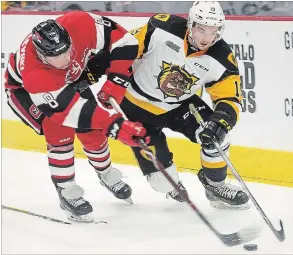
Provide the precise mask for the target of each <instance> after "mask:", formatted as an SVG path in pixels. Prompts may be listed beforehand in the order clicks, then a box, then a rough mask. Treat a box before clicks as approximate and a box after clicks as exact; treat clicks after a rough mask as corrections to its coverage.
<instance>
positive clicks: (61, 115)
mask: <svg viewBox="0 0 293 255" xmlns="http://www.w3.org/2000/svg"><path fill="white" fill-rule="evenodd" d="M44 75H45V74H44ZM47 78H48V79H49V77H48V76H47ZM78 86H79V83H73V84H70V85H65V86H63V87H61V88H60V89H58V90H52V88H53V87H47V88H50V89H51V90H50V89H49V90H48V89H47V91H44V88H41V89H40V90H38V89H37V88H35V86H26V87H27V91H28V92H29V94H30V97H31V99H32V101H33V102H34V103H35V104H36V106H37V107H38V108H39V109H40V110H41V111H42V112H43V113H44V114H45V115H46V116H47V117H50V119H51V120H52V121H54V122H56V123H58V124H60V125H63V126H68V127H72V128H79V129H101V130H102V132H103V133H104V134H105V135H107V136H108V137H110V138H112V139H117V140H119V141H121V142H122V143H124V144H126V145H129V146H138V144H137V141H136V138H137V137H140V138H144V136H145V135H146V130H145V129H144V128H143V126H142V124H140V123H134V122H131V121H125V120H124V119H123V118H122V116H121V114H111V113H110V112H108V111H107V110H104V109H103V108H102V107H100V106H99V105H98V104H97V102H96V101H94V100H89V99H85V98H82V97H81V95H80V93H78V92H77V89H78V88H77V87H78ZM38 87H40V86H38ZM32 88H35V89H32ZM30 89H31V90H30Z"/></svg>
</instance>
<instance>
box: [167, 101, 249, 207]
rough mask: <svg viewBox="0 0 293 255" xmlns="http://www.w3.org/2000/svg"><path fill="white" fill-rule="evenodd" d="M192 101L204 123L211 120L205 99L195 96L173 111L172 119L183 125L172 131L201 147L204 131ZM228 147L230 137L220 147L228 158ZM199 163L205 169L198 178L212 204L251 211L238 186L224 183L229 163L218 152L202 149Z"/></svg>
mask: <svg viewBox="0 0 293 255" xmlns="http://www.w3.org/2000/svg"><path fill="white" fill-rule="evenodd" d="M190 102H192V103H193V104H194V106H195V107H196V108H197V110H198V111H199V113H200V115H201V116H202V118H203V119H204V121H206V120H208V118H209V116H210V115H211V114H212V112H213V111H212V109H211V108H210V107H209V106H208V105H207V104H206V103H205V102H204V101H203V100H202V99H200V98H199V97H197V96H194V97H193V98H191V100H190V101H189V102H186V103H184V104H182V105H181V106H180V108H179V109H176V110H174V113H173V115H174V118H173V119H179V118H180V116H182V117H181V118H182V122H183V123H184V125H182V124H181V125H179V123H178V124H177V123H175V125H174V126H173V128H172V129H173V130H175V131H178V132H181V133H183V134H184V135H186V136H187V137H188V138H189V139H190V140H191V141H192V142H196V143H199V144H201V142H200V139H199V137H198V134H199V133H200V132H201V131H202V129H201V128H200V126H199V124H198V123H197V122H196V120H195V118H194V116H192V114H191V113H189V103H190ZM175 116H177V117H175ZM176 125H177V126H178V127H176ZM229 147H230V143H229V136H228V135H226V138H225V140H224V141H223V143H222V144H221V148H222V149H223V151H224V152H225V153H226V155H227V156H229ZM200 160H201V165H202V169H201V170H200V171H199V173H198V178H199V180H200V181H201V183H202V184H203V186H204V188H205V191H206V196H207V198H208V199H209V200H210V201H211V205H212V206H213V207H216V208H235V209H237V208H239V209H246V208H248V204H247V202H248V196H247V194H246V193H245V192H243V191H242V190H241V189H240V188H238V187H237V186H235V185H229V184H225V179H226V177H227V164H226V163H225V161H224V160H223V158H222V157H221V156H220V154H219V153H218V152H217V150H215V149H214V150H207V149H203V148H201V151H200Z"/></svg>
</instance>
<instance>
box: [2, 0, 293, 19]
mask: <svg viewBox="0 0 293 255" xmlns="http://www.w3.org/2000/svg"><path fill="white" fill-rule="evenodd" d="M192 3H193V1H175V2H174V1H157V2H150V1H141V2H137V1H50V2H49V1H15V2H12V1H2V2H1V10H2V12H5V11H20V12H25V11H70V10H84V11H101V12H144V13H146V12H150V13H164V12H165V13H172V14H184V13H188V10H189V8H190V7H191V5H192ZM220 3H221V5H222V8H223V10H224V13H225V14H226V15H250V16H293V2H291V1H220Z"/></svg>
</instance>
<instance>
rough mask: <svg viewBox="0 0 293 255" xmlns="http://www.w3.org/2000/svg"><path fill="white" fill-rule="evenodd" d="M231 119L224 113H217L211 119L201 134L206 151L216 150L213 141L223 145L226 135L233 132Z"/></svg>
mask: <svg viewBox="0 0 293 255" xmlns="http://www.w3.org/2000/svg"><path fill="white" fill-rule="evenodd" d="M231 126H232V123H231V118H230V116H229V114H227V113H225V112H223V111H215V112H213V113H212V114H211V116H210V117H209V119H208V121H207V123H206V125H205V127H204V129H203V131H202V132H201V133H200V134H199V138H200V140H201V143H202V144H201V146H202V147H203V148H204V149H206V150H214V149H215V146H214V143H213V142H212V139H213V138H215V139H216V141H217V142H218V143H219V144H220V145H221V144H222V142H223V141H224V139H225V136H226V134H227V133H228V132H229V131H230V130H231Z"/></svg>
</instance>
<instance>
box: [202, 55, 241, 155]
mask: <svg viewBox="0 0 293 255" xmlns="http://www.w3.org/2000/svg"><path fill="white" fill-rule="evenodd" d="M227 56H228V62H227V61H225V59H224V61H221V62H220V63H221V64H222V65H223V67H225V68H224V71H223V73H222V75H221V77H220V78H219V79H217V80H214V81H211V82H208V83H206V84H205V88H206V91H207V92H208V93H209V95H210V96H211V99H212V101H213V104H214V105H215V107H214V112H213V113H212V114H211V115H210V116H209V118H208V121H207V123H206V126H205V128H204V130H203V131H202V132H201V133H200V140H201V141H202V146H203V148H205V149H211V150H212V149H214V145H213V143H212V142H211V138H212V137H215V138H216V139H217V140H218V142H219V143H220V144H221V143H222V142H223V141H224V138H225V135H226V134H227V133H228V132H229V131H230V130H231V129H232V128H233V127H234V126H235V125H236V123H237V121H238V119H239V115H240V112H241V101H242V99H243V97H242V94H241V84H240V83H241V81H240V75H239V70H238V67H237V62H236V60H235V59H234V58H233V53H229V54H227V55H226V57H227ZM229 62H230V63H229Z"/></svg>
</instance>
